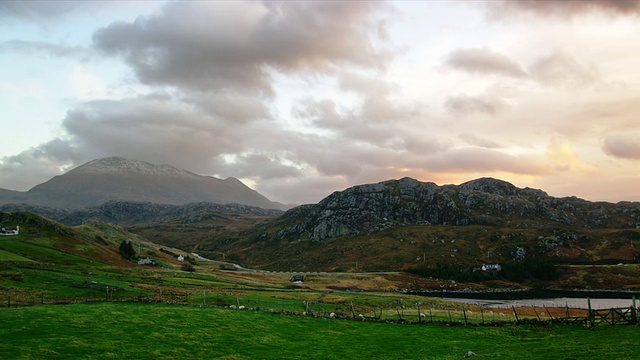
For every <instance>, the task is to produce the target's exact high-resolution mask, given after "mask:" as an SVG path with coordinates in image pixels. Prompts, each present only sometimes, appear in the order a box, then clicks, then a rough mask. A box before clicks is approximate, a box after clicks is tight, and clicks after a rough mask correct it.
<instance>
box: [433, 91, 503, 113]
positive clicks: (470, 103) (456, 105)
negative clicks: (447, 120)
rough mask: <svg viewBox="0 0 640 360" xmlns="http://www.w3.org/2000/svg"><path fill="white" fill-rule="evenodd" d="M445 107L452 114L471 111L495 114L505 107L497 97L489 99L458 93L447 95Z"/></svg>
mask: <svg viewBox="0 0 640 360" xmlns="http://www.w3.org/2000/svg"><path fill="white" fill-rule="evenodd" d="M445 108H446V109H447V110H448V111H449V112H451V113H452V114H454V115H456V114H462V115H464V114H472V113H484V114H489V115H496V114H497V113H498V112H500V111H502V110H503V109H504V108H505V103H504V102H503V101H502V100H500V99H497V98H495V99H491V98H488V97H481V96H467V95H464V94H459V95H456V96H450V97H448V98H447V100H446V101H445Z"/></svg>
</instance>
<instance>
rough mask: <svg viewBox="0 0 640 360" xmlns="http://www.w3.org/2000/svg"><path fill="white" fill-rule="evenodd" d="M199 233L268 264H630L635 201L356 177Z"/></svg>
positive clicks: (232, 255) (636, 236) (330, 267)
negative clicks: (314, 196)
mask: <svg viewBox="0 0 640 360" xmlns="http://www.w3.org/2000/svg"><path fill="white" fill-rule="evenodd" d="M203 238H204V236H203ZM206 239H207V240H206V241H202V242H199V243H198V244H197V246H196V249H195V250H194V251H197V252H198V253H200V254H205V256H207V257H210V258H212V259H222V258H223V257H226V259H228V260H232V261H235V262H238V263H241V264H243V265H247V266H252V267H261V268H265V269H272V270H283V269H284V270H286V269H303V270H307V271H321V270H322V271H337V270H342V271H363V270H365V271H382V270H399V269H404V268H409V267H421V266H422V267H424V266H427V267H428V266H434V265H436V264H451V265H455V266H481V265H482V264H483V263H492V262H513V261H522V260H526V259H531V258H541V259H547V260H551V261H553V262H555V263H562V264H618V263H629V262H631V263H637V262H640V248H638V247H639V245H640V203H637V202H636V203H631V202H621V203H617V204H611V203H604V202H589V201H586V200H582V199H578V198H575V197H569V198H555V197H552V196H549V195H547V194H546V193H545V192H544V191H541V190H536V189H529V188H524V189H521V188H517V187H515V186H514V185H512V184H510V183H507V182H505V181H501V180H496V179H490V178H482V179H477V180H473V181H470V182H467V183H464V184H461V185H444V186H438V185H436V184H433V183H426V182H420V181H417V180H414V179H410V178H404V179H400V180H389V181H384V182H380V183H377V184H367V185H360V186H354V187H352V188H349V189H346V190H344V191H339V192H335V193H333V194H331V195H329V196H328V197H326V198H325V199H323V200H322V201H320V202H319V203H318V204H313V205H304V206H299V207H296V208H293V209H290V210H289V211H287V212H286V213H284V214H283V215H282V216H280V217H278V218H275V219H272V220H268V221H263V222H261V223H259V224H257V225H254V226H253V228H250V229H247V228H243V229H238V230H237V231H225V232H223V233H217V234H212V235H211V236H209V237H207V238H206Z"/></svg>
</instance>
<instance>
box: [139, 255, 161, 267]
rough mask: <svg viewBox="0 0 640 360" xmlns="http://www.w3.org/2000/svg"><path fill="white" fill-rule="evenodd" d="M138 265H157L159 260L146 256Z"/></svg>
mask: <svg viewBox="0 0 640 360" xmlns="http://www.w3.org/2000/svg"><path fill="white" fill-rule="evenodd" d="M138 265H151V266H157V265H158V262H157V261H155V260H153V259H151V258H150V257H148V256H147V257H146V258H144V259H140V260H138Z"/></svg>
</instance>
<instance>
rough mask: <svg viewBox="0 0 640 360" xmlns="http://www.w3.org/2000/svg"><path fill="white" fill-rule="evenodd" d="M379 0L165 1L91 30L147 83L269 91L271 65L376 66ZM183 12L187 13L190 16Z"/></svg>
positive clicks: (379, 58) (314, 68) (312, 68)
mask: <svg viewBox="0 0 640 360" xmlns="http://www.w3.org/2000/svg"><path fill="white" fill-rule="evenodd" d="M382 7H383V5H382V4H381V3H379V2H287V3H285V2H265V3H261V2H195V1H194V2H170V3H168V4H166V5H165V6H164V8H163V10H162V11H161V12H160V14H158V15H154V16H149V17H141V18H138V19H137V20H136V21H135V22H132V23H127V22H116V23H112V24H110V25H109V26H107V27H104V28H102V29H99V30H98V31H96V32H95V33H94V36H93V40H94V44H95V47H96V48H98V49H99V50H101V51H103V52H104V53H106V54H109V55H118V56H121V57H122V58H123V59H124V60H125V62H126V63H127V64H128V65H129V66H131V68H132V69H133V70H134V72H135V74H136V75H137V77H138V79H139V80H140V81H141V82H143V83H145V84H161V85H171V86H178V87H181V88H183V89H191V90H199V91H210V90H216V91H218V90H233V91H239V92H245V93H246V92H249V93H253V94H263V95H267V96H272V95H273V89H272V87H271V81H272V78H271V75H270V71H272V69H274V70H275V71H281V72H285V73H289V72H308V73H317V72H332V71H334V68H335V67H336V66H349V65H352V66H360V67H367V68H381V67H383V66H384V65H385V63H386V62H387V61H388V60H389V56H390V54H389V53H388V52H387V51H385V50H381V49H378V48H377V46H376V45H375V43H379V42H380V41H382V39H381V38H380V35H379V31H378V30H379V28H380V27H381V26H382V27H384V26H383V25H381V22H380V21H378V20H376V16H375V14H376V13H377V12H379V10H380V9H381V8H382ZM187 19H188V20H187Z"/></svg>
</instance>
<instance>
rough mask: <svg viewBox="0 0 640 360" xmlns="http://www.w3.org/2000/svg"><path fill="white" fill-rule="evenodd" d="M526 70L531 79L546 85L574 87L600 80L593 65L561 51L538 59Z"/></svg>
mask: <svg viewBox="0 0 640 360" xmlns="http://www.w3.org/2000/svg"><path fill="white" fill-rule="evenodd" d="M528 70H529V73H530V74H531V77H532V78H533V79H535V80H536V81H538V82H539V83H541V84H543V85H548V86H563V87H570V88H575V87H583V86H586V85H592V84H596V83H598V82H601V80H600V73H599V72H598V69H597V68H596V67H595V66H594V65H584V64H582V63H580V62H579V61H577V60H576V59H575V58H574V57H572V56H570V55H569V54H567V53H565V52H562V51H556V52H554V53H552V54H550V55H548V56H544V57H542V58H540V59H538V60H537V61H535V62H534V63H533V64H531V65H530V66H529V68H528Z"/></svg>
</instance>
